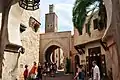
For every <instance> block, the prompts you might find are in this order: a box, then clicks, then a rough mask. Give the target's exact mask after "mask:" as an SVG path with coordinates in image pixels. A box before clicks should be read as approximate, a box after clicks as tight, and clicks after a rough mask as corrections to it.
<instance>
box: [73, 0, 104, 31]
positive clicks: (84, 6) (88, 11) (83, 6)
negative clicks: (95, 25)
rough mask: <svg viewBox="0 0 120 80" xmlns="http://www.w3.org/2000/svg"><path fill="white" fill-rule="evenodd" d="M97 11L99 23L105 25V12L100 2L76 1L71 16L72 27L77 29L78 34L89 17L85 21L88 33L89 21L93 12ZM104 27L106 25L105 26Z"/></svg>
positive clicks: (100, 0) (96, 0) (94, 0)
mask: <svg viewBox="0 0 120 80" xmlns="http://www.w3.org/2000/svg"><path fill="white" fill-rule="evenodd" d="M96 10H97V11H99V13H98V16H99V23H100V24H102V23H105V21H106V11H105V6H104V3H103V1H102V0H76V1H75V4H74V7H73V11H72V13H73V14H72V15H73V18H72V20H73V25H74V27H76V28H77V30H78V32H79V33H82V28H83V24H84V22H85V21H86V17H87V16H89V18H88V20H87V26H88V29H89V32H90V24H91V19H92V17H93V16H94V13H95V11H96ZM105 25H106V24H105Z"/></svg>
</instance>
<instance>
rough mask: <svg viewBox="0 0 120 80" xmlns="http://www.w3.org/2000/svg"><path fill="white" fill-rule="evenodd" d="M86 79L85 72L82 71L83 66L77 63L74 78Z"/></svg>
mask: <svg viewBox="0 0 120 80" xmlns="http://www.w3.org/2000/svg"><path fill="white" fill-rule="evenodd" d="M76 79H77V80H84V73H83V72H82V67H81V66H80V65H77V73H76V75H75V77H74V80H76Z"/></svg>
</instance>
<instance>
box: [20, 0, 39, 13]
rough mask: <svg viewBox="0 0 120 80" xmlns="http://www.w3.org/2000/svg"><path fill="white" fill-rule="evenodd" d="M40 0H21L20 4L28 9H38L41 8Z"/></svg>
mask: <svg viewBox="0 0 120 80" xmlns="http://www.w3.org/2000/svg"><path fill="white" fill-rule="evenodd" d="M39 2H40V0H20V1H19V5H20V7H22V8H23V9H26V10H32V11H33V10H37V9H39V5H40V4H39Z"/></svg>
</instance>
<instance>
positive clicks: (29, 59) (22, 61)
mask: <svg viewBox="0 0 120 80" xmlns="http://www.w3.org/2000/svg"><path fill="white" fill-rule="evenodd" d="M21 42H22V46H23V47H24V48H25V53H24V54H21V56H20V58H19V64H18V67H19V77H20V78H21V77H23V76H22V74H23V71H24V66H25V65H26V64H27V65H28V69H29V70H30V69H31V67H32V65H33V62H34V61H36V62H37V63H38V61H39V34H37V33H35V32H34V31H33V30H32V28H30V27H28V28H27V29H26V31H25V32H23V33H21Z"/></svg>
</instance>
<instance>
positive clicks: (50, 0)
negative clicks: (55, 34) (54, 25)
mask: <svg viewBox="0 0 120 80" xmlns="http://www.w3.org/2000/svg"><path fill="white" fill-rule="evenodd" d="M63 2H64V3H63ZM49 4H54V5H55V12H56V14H57V16H58V29H59V31H73V24H72V7H73V4H74V0H42V1H41V6H40V7H41V24H42V25H41V32H44V27H45V14H46V13H48V9H49Z"/></svg>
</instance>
